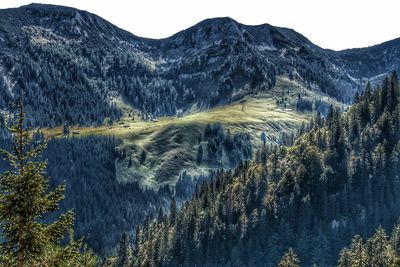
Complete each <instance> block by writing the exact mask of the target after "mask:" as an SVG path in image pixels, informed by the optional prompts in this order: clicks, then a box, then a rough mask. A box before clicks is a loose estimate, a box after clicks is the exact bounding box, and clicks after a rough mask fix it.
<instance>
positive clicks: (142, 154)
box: [140, 149, 146, 165]
mask: <svg viewBox="0 0 400 267" xmlns="http://www.w3.org/2000/svg"><path fill="white" fill-rule="evenodd" d="M145 161H146V151H145V150H144V149H143V150H142V153H141V154H140V165H143V163H144V162H145Z"/></svg>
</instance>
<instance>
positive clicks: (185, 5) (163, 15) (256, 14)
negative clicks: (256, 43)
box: [0, 0, 400, 50]
mask: <svg viewBox="0 0 400 267" xmlns="http://www.w3.org/2000/svg"><path fill="white" fill-rule="evenodd" d="M37 1H38V2H40V3H48V4H57V5H65V6H72V7H76V8H79V9H83V10H86V11H89V12H92V13H95V14H97V15H99V16H101V17H103V18H104V19H106V20H108V21H110V22H111V23H113V24H115V25H117V26H119V27H121V28H123V29H125V30H128V31H130V32H132V33H133V34H135V35H138V36H142V37H150V38H162V37H168V36H170V35H172V34H174V33H176V32H178V31H180V30H183V29H185V28H188V27H190V26H192V25H194V24H196V23H197V22H199V21H201V20H203V19H206V18H212V17H225V16H229V17H231V18H233V19H235V20H237V21H238V22H241V23H244V24H249V25H256V24H262V23H269V24H272V25H275V26H282V27H289V28H293V29H295V30H296V31H298V32H300V33H301V34H303V35H305V36H306V37H307V38H309V39H310V40H311V41H312V42H314V43H315V44H317V45H319V46H321V47H324V48H331V49H335V50H340V49H345V48H353V47H364V46H370V45H374V44H378V43H382V42H384V41H388V40H391V39H394V38H397V37H400V27H399V26H400V1H399V0H379V1H373V0H364V1H363V0H245V1H239V0H196V1H194V0H107V1H104V0H37ZM30 2H32V0H0V8H8V7H18V6H21V5H25V4H29V3H30Z"/></svg>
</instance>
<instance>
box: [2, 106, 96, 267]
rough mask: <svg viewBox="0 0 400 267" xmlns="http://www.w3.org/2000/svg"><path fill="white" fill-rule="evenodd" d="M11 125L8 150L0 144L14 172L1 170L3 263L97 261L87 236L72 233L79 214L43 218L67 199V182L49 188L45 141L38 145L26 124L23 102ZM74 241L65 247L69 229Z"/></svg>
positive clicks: (77, 263)
mask: <svg viewBox="0 0 400 267" xmlns="http://www.w3.org/2000/svg"><path fill="white" fill-rule="evenodd" d="M17 108H18V112H17V114H16V119H15V121H14V123H13V125H12V126H11V127H10V128H9V130H10V134H11V135H12V137H13V142H12V146H11V149H10V150H9V151H7V150H3V149H0V152H1V153H2V154H3V155H4V158H5V160H7V161H8V163H9V165H10V168H9V171H7V172H5V173H3V174H1V175H0V228H1V229H2V243H1V246H0V266H18V267H24V266H94V265H95V263H96V260H95V258H94V256H93V255H92V254H91V253H88V252H84V253H82V251H85V249H83V248H82V240H78V241H75V240H74V239H73V234H72V230H71V229H72V225H73V222H74V213H73V212H72V211H68V212H66V213H64V214H61V215H60V216H59V217H58V219H57V220H56V221H54V222H52V223H46V222H45V220H44V218H45V216H46V215H48V214H49V213H51V212H54V211H56V210H57V209H58V204H59V202H60V201H61V200H62V199H63V198H64V195H63V192H64V190H65V186H64V185H60V186H58V187H56V188H55V189H54V190H53V191H49V188H48V180H47V178H46V177H45V173H44V170H45V168H46V164H47V162H46V161H43V160H41V154H42V152H43V150H44V149H45V147H46V145H45V144H35V142H33V141H32V139H31V138H30V136H29V134H28V131H27V130H26V129H25V128H24V118H25V114H24V110H23V105H22V103H19V104H18V105H17ZM68 231H70V242H69V243H68V244H67V245H65V246H62V245H61V241H62V240H64V239H65V235H66V233H68Z"/></svg>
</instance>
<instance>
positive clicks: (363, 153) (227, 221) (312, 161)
mask: <svg viewBox="0 0 400 267" xmlns="http://www.w3.org/2000/svg"><path fill="white" fill-rule="evenodd" d="M399 96H400V88H399V82H398V78H397V75H396V74H395V73H394V74H393V75H392V76H391V77H390V78H385V80H384V81H383V83H382V85H381V86H380V87H378V88H377V89H376V90H373V89H372V88H371V86H369V85H368V86H367V88H366V89H365V92H364V93H363V94H362V95H361V96H359V97H358V98H357V101H356V103H354V105H353V106H352V107H351V108H350V109H349V110H348V111H347V112H345V113H343V114H341V113H340V112H339V110H336V109H331V110H330V112H329V113H328V116H327V117H326V119H322V121H321V120H320V121H319V123H314V125H313V128H312V129H310V130H309V131H308V132H306V133H304V134H302V135H301V136H300V137H299V138H297V140H296V141H295V144H294V145H293V146H291V147H284V146H273V147H267V146H265V147H264V148H263V149H262V151H261V153H260V156H259V157H258V158H257V161H256V162H249V161H245V162H242V163H241V164H239V166H238V167H237V168H236V169H235V170H234V171H223V170H221V171H219V172H218V173H217V175H216V176H215V177H214V179H212V181H210V182H209V183H205V184H203V185H202V186H201V187H199V188H198V190H197V191H196V192H195V194H194V196H193V198H192V200H190V201H188V202H186V203H185V204H183V205H182V207H181V209H180V210H179V211H176V208H173V207H176V204H174V202H173V203H172V205H171V211H170V214H169V215H168V216H162V217H160V218H158V219H149V220H147V221H146V223H145V224H144V225H143V227H141V228H137V231H136V243H135V248H134V252H133V258H132V264H133V266H146V265H150V266H195V265H197V266H216V265H218V266H276V265H277V264H278V263H279V261H280V259H281V257H282V255H283V254H284V253H285V251H287V250H288V248H289V247H291V248H293V250H294V251H296V252H297V253H298V255H299V260H300V262H301V263H302V265H304V266H312V265H313V264H315V265H317V266H333V265H335V264H336V263H337V261H338V255H339V253H340V251H341V250H342V248H343V247H344V246H346V245H347V244H348V243H349V242H350V240H351V238H352V236H353V235H355V234H358V235H360V236H362V237H368V236H372V234H373V231H374V229H376V228H377V227H378V226H379V225H381V226H382V227H383V228H384V229H390V228H392V226H393V224H394V223H395V222H396V220H397V219H398V216H399V214H400V203H399V201H398V199H399V197H400V193H399V192H400V183H399V182H398V173H399V172H400V164H399V155H400V104H399V101H400V100H399ZM371 266H378V265H371ZM380 266H383V265H380Z"/></svg>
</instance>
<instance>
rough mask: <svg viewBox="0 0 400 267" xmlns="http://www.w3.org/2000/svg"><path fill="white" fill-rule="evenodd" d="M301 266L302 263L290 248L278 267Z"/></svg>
mask: <svg viewBox="0 0 400 267" xmlns="http://www.w3.org/2000/svg"><path fill="white" fill-rule="evenodd" d="M299 264H300V262H299V259H298V258H297V255H296V253H294V251H293V249H291V248H289V250H288V251H287V252H286V253H285V255H283V257H282V259H281V261H280V262H279V264H278V267H299V266H300V265H299Z"/></svg>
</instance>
